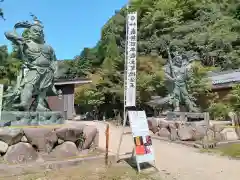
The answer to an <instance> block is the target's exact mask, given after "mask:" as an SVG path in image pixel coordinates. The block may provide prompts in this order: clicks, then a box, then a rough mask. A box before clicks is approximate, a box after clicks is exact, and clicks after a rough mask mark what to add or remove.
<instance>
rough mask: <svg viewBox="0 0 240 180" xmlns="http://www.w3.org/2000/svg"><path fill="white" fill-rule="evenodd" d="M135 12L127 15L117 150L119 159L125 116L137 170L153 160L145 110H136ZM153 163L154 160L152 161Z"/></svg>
mask: <svg viewBox="0 0 240 180" xmlns="http://www.w3.org/2000/svg"><path fill="white" fill-rule="evenodd" d="M136 60H137V12H131V13H128V15H127V22H126V43H125V68H124V120H123V129H122V133H121V137H120V142H119V146H118V150H117V161H119V153H120V147H121V143H122V139H123V135H124V134H125V133H124V128H125V126H126V122H127V118H128V119H129V122H130V125H131V129H132V135H133V139H134V144H135V145H134V148H133V154H132V155H135V157H136V163H137V168H138V172H140V171H141V169H140V164H141V163H144V162H150V161H154V155H153V148H152V142H151V137H150V135H149V128H148V123H147V117H146V114H145V111H136V75H137V68H136V66H137V63H136ZM154 163H155V161H154Z"/></svg>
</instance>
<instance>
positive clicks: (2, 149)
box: [0, 141, 8, 154]
mask: <svg viewBox="0 0 240 180" xmlns="http://www.w3.org/2000/svg"><path fill="white" fill-rule="evenodd" d="M7 150H8V144H7V143H5V142H3V141H0V153H1V154H5V153H6V152H7Z"/></svg>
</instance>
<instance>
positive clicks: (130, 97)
mask: <svg viewBox="0 0 240 180" xmlns="http://www.w3.org/2000/svg"><path fill="white" fill-rule="evenodd" d="M136 57H137V12H133V13H129V14H128V16H127V61H126V65H125V66H127V68H126V69H127V72H126V73H127V74H126V107H130V106H136V74H137V70H136V66H137V63H136Z"/></svg>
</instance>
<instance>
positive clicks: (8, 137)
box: [0, 128, 23, 146]
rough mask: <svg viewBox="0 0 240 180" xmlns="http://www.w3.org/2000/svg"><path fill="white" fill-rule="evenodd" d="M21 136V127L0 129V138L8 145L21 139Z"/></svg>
mask: <svg viewBox="0 0 240 180" xmlns="http://www.w3.org/2000/svg"><path fill="white" fill-rule="evenodd" d="M22 137H23V131H22V129H9V128H2V129H0V140H1V141H4V142H5V143H7V144H8V145H9V146H11V145H13V144H16V143H18V142H20V141H21V138H22Z"/></svg>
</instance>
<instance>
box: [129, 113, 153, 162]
mask: <svg viewBox="0 0 240 180" xmlns="http://www.w3.org/2000/svg"><path fill="white" fill-rule="evenodd" d="M128 119H129V122H130V125H131V129H132V135H133V139H134V144H135V155H136V161H137V163H138V164H140V163H144V162H151V161H155V158H154V151H153V145H152V138H151V136H150V133H149V128H148V123H147V116H146V113H145V111H128Z"/></svg>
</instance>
